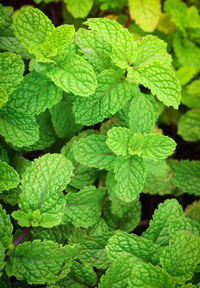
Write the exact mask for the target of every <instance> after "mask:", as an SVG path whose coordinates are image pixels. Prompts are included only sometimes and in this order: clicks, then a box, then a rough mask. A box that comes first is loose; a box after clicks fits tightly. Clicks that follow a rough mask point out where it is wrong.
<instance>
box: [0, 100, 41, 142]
mask: <svg viewBox="0 0 200 288" xmlns="http://www.w3.org/2000/svg"><path fill="white" fill-rule="evenodd" d="M0 134H1V135H3V136H4V137H5V140H6V141H7V142H10V143H11V144H13V145H14V146H15V147H23V146H29V145H32V144H34V143H35V142H36V141H38V139H39V129H38V125H37V123H36V120H35V117H34V115H30V114H27V113H24V112H21V111H18V110H17V109H13V108H11V107H9V106H4V107H3V108H2V109H1V111H0Z"/></svg>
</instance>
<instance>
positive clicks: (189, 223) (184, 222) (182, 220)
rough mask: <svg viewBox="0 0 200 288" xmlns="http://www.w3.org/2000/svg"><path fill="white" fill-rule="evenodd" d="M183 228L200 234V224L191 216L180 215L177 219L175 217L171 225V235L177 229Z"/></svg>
mask: <svg viewBox="0 0 200 288" xmlns="http://www.w3.org/2000/svg"><path fill="white" fill-rule="evenodd" d="M181 230H184V231H185V230H187V231H190V232H193V233H194V234H196V235H197V236H200V224H199V223H198V222H197V221H195V220H192V219H190V218H189V217H184V216H182V217H179V218H177V219H174V220H173V221H172V223H171V224H170V227H169V233H170V234H171V235H174V234H175V233H176V232H177V231H181Z"/></svg>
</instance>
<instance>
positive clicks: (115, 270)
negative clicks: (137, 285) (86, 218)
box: [98, 255, 134, 288]
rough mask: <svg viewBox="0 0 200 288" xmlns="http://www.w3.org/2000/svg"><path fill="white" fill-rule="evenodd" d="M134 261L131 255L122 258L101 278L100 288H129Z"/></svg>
mask: <svg viewBox="0 0 200 288" xmlns="http://www.w3.org/2000/svg"><path fill="white" fill-rule="evenodd" d="M133 266H134V261H133V259H132V256H130V255H122V256H120V257H119V258H118V259H117V260H116V261H115V262H114V263H113V264H112V265H111V267H110V268H109V269H108V270H107V271H106V274H105V275H103V276H102V277H101V278H100V283H99V285H98V288H108V287H112V288H119V287H120V288H127V285H128V279H129V277H130V276H131V272H132V270H133Z"/></svg>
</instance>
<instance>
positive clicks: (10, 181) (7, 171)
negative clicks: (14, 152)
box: [0, 160, 20, 192]
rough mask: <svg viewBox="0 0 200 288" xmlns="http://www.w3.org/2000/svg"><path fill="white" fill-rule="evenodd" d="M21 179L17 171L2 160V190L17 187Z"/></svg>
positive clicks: (0, 188)
mask: <svg viewBox="0 0 200 288" xmlns="http://www.w3.org/2000/svg"><path fill="white" fill-rule="evenodd" d="M19 181H20V179H19V175H18V173H17V171H15V169H14V168H13V167H11V166H10V165H8V164H7V163H6V162H4V161H1V160H0V192H2V191H3V190H9V189H12V188H15V187H17V185H18V184H19Z"/></svg>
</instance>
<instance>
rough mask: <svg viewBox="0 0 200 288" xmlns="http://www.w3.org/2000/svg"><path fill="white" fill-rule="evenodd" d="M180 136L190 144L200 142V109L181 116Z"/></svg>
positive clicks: (179, 123) (179, 124)
mask: <svg viewBox="0 0 200 288" xmlns="http://www.w3.org/2000/svg"><path fill="white" fill-rule="evenodd" d="M178 134H179V135H180V136H181V137H182V138H183V139H184V140H185V141H188V142H197V141H199V140H200V109H191V110H189V111H187V112H186V113H185V114H184V115H183V116H181V118H180V120H179V122H178Z"/></svg>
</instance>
